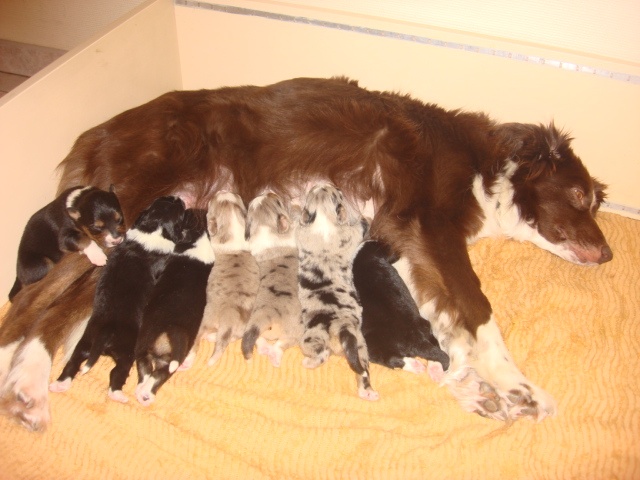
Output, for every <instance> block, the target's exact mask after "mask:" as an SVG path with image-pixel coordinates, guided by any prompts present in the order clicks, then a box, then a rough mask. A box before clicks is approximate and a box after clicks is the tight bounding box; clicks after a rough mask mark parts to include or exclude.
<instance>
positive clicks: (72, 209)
mask: <svg viewBox="0 0 640 480" xmlns="http://www.w3.org/2000/svg"><path fill="white" fill-rule="evenodd" d="M67 213H68V214H69V216H70V217H71V218H72V219H73V220H75V221H76V222H77V221H78V220H79V219H80V210H78V209H77V208H75V207H69V208H67Z"/></svg>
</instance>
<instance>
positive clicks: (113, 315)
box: [50, 197, 185, 403]
mask: <svg viewBox="0 0 640 480" xmlns="http://www.w3.org/2000/svg"><path fill="white" fill-rule="evenodd" d="M184 211H185V208H184V203H183V202H182V200H180V199H179V198H177V197H161V198H159V199H157V200H155V201H154V202H153V203H152V204H151V206H150V207H149V208H148V209H147V210H145V211H143V212H142V213H141V214H140V216H139V217H138V219H137V220H136V222H135V223H134V224H133V226H132V228H131V229H129V231H127V238H126V240H125V241H124V242H123V243H121V244H120V245H118V246H117V247H116V248H115V249H114V250H113V251H112V252H111V254H110V255H109V262H108V263H107V266H106V267H104V270H103V271H102V273H101V274H100V278H99V279H98V284H97V286H96V294H95V297H94V305H93V314H92V315H91V318H90V319H89V322H88V324H87V328H86V330H85V332H84V334H83V336H82V338H81V339H80V341H79V342H78V344H77V346H76V348H75V350H74V351H73V354H72V355H71V358H70V359H69V361H68V362H67V364H66V365H65V367H64V369H63V370H62V373H61V374H60V377H59V378H58V380H57V382H54V383H53V384H51V386H50V389H51V390H52V391H54V392H63V391H65V390H67V389H68V388H69V387H70V386H71V381H72V380H73V378H74V377H75V376H76V375H77V373H78V371H79V370H80V365H81V364H82V362H83V361H84V360H86V363H85V365H84V366H83V368H82V371H83V373H86V372H88V371H89V369H91V367H92V366H93V365H94V364H95V362H96V361H97V360H98V358H99V357H100V355H102V354H104V355H109V356H110V357H111V358H113V360H114V361H115V363H116V364H115V367H113V369H112V370H111V374H110V381H109V398H111V399H112V400H116V401H118V402H123V403H124V402H126V401H127V400H128V399H127V397H126V395H125V394H124V393H123V392H122V386H123V385H124V383H125V381H126V379H127V377H128V376H129V372H130V370H131V366H132V365H133V362H134V352H135V345H136V340H137V337H138V332H139V330H140V325H141V322H142V313H143V311H144V308H145V306H146V304H147V301H148V299H149V295H150V293H151V290H152V288H153V286H154V284H155V283H156V281H157V279H158V278H159V276H160V274H161V273H162V271H163V270H164V268H165V265H166V262H167V259H168V254H170V253H172V252H173V250H174V248H175V245H176V243H177V242H179V241H180V239H181V236H182V218H183V215H184Z"/></svg>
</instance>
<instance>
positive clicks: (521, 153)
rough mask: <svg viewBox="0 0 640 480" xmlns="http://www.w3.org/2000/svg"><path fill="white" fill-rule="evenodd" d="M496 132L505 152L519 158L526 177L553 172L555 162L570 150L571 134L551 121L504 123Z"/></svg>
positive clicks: (509, 155)
mask: <svg viewBox="0 0 640 480" xmlns="http://www.w3.org/2000/svg"><path fill="white" fill-rule="evenodd" d="M498 132H499V135H500V137H501V138H500V142H501V146H502V147H503V148H504V149H505V153H506V156H507V157H510V158H513V159H514V160H515V161H516V162H518V164H519V166H520V167H521V168H522V169H523V171H524V172H526V174H525V178H526V180H535V179H536V178H539V177H541V176H542V175H549V174H552V173H554V172H555V171H556V168H557V166H558V163H559V162H562V161H563V159H564V158H565V157H567V156H568V155H570V153H571V147H570V143H571V140H572V138H571V137H570V136H569V135H568V134H567V133H564V132H562V131H561V130H559V129H558V128H556V126H555V124H554V123H553V122H551V123H550V124H549V125H548V126H545V125H533V124H526V123H507V124H503V125H501V126H500V127H498Z"/></svg>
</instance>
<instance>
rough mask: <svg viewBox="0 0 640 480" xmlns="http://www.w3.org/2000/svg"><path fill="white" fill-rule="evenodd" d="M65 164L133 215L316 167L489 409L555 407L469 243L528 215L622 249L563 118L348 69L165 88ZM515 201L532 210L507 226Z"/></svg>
mask: <svg viewBox="0 0 640 480" xmlns="http://www.w3.org/2000/svg"><path fill="white" fill-rule="evenodd" d="M61 169H62V179H61V182H60V187H59V188H60V191H62V190H64V189H65V188H68V187H70V186H73V185H76V184H88V185H95V186H98V187H100V188H108V186H109V185H111V184H115V185H117V186H118V196H119V198H120V202H121V205H122V208H123V211H124V215H125V218H128V219H131V218H135V217H136V216H137V214H138V213H139V212H140V210H141V209H142V208H143V206H144V205H147V204H149V203H150V202H151V201H152V200H153V199H154V198H156V197H158V196H160V195H167V194H176V193H180V194H182V195H183V196H185V197H188V198H190V199H191V200H192V201H193V202H192V203H193V204H194V205H195V206H200V207H205V206H206V204H207V203H208V201H209V200H210V198H211V197H212V195H213V193H214V192H215V191H216V190H217V189H219V188H221V187H227V188H233V190H234V191H236V192H238V193H239V194H240V195H241V197H242V198H243V200H244V201H245V202H249V201H250V200H251V199H252V198H253V197H255V196H256V195H257V194H259V193H261V192H262V191H263V190H265V189H267V188H268V189H271V190H273V191H275V192H276V193H278V194H280V195H281V196H284V197H285V198H290V197H292V196H296V195H299V194H300V189H301V186H304V185H306V184H307V183H308V182H310V181H316V180H319V179H324V180H328V181H331V182H332V183H333V184H335V185H336V186H337V187H338V188H340V189H341V190H342V191H343V192H344V193H345V195H346V196H347V197H348V198H349V199H351V200H354V201H368V200H371V201H372V202H373V205H374V207H375V210H376V213H375V217H374V220H373V223H372V229H371V233H372V237H373V238H376V239H379V240H382V241H383V242H385V243H387V244H389V245H390V246H391V247H392V248H393V250H395V252H396V253H398V254H399V255H401V256H403V257H404V258H406V259H407V260H408V263H409V272H408V275H409V278H408V281H409V282H410V283H411V284H412V285H413V287H414V293H415V297H416V300H417V301H418V303H419V305H421V309H422V310H423V311H424V314H425V315H428V316H429V318H434V319H435V320H434V332H435V333H436V335H437V337H438V340H439V341H440V342H441V343H442V344H443V348H445V349H446V350H447V351H448V353H449V354H450V356H451V358H452V368H451V373H449V374H448V375H449V376H450V377H451V378H453V379H454V383H455V384H456V385H460V386H461V387H460V388H458V387H453V389H454V390H455V391H456V392H457V396H458V397H459V398H461V397H473V398H474V400H473V401H470V402H467V403H466V404H465V408H468V409H470V410H475V411H478V412H479V413H481V414H483V415H487V416H491V417H493V418H500V419H508V418H518V417H520V416H529V417H533V418H537V419H540V418H543V417H544V416H545V415H548V414H552V413H553V412H554V411H555V407H554V406H553V401H552V399H551V398H550V397H549V396H548V395H547V394H546V393H544V392H543V391H542V390H540V389H538V388H537V387H535V385H533V384H531V383H530V382H528V380H527V379H526V378H525V377H524V376H523V375H522V374H521V373H520V372H519V370H518V369H517V368H516V367H515V365H514V364H513V362H512V361H511V359H510V357H509V355H507V354H505V352H507V350H506V347H504V348H503V342H502V338H501V336H500V334H499V330H498V329H497V325H496V323H495V322H494V320H493V316H492V310H491V305H490V303H489V301H488V300H487V298H486V297H485V295H484V294H483V292H482V290H481V288H480V282H479V280H478V278H477V276H476V275H475V273H474V272H473V269H472V267H471V263H470V260H469V256H468V253H467V242H468V241H469V240H472V239H474V238H477V237H478V236H488V235H494V234H506V235H510V236H513V237H514V238H521V239H524V238H529V237H527V236H525V235H520V234H518V232H517V230H518V229H522V228H526V229H528V231H529V232H534V233H535V234H536V243H537V244H538V245H540V246H542V247H543V248H546V249H548V250H550V251H553V252H554V253H557V254H559V255H561V256H563V258H566V259H569V260H571V261H575V262H576V263H601V262H604V261H608V260H610V259H611V256H612V254H611V249H610V248H609V247H608V245H607V244H606V241H605V239H604V236H603V235H602V232H601V231H600V229H599V228H598V226H597V224H596V222H595V220H594V214H595V211H596V210H597V208H598V206H599V204H600V202H601V201H602V199H603V196H604V194H603V185H602V184H600V183H599V182H597V181H595V180H594V179H593V178H592V177H591V176H590V175H589V174H588V172H587V170H586V169H585V168H584V166H583V165H582V162H581V161H580V159H579V158H578V157H577V156H576V155H575V154H574V153H573V151H572V150H571V147H570V139H569V138H568V137H567V136H566V135H565V134H562V133H561V132H559V131H558V130H557V129H556V128H555V127H554V126H553V125H551V126H549V127H545V126H538V125H528V124H498V123H496V122H494V121H492V120H491V119H489V118H488V117H487V116H486V115H484V114H482V113H466V112H461V111H455V110H454V111H447V110H444V109H442V108H439V107H437V106H435V105H431V104H424V103H422V102H420V101H418V100H415V99H412V98H410V97H409V96H404V95H399V94H396V93H391V92H373V91H368V90H365V89H362V88H360V87H358V86H357V83H356V82H353V81H348V80H346V79H340V78H339V79H294V80H289V81H285V82H280V83H277V84H274V85H270V86H267V87H253V86H245V87H237V88H221V89H218V90H201V91H190V92H173V93H168V94H166V95H163V96H161V97H159V98H157V99H155V100H153V101H151V102H149V103H147V104H145V105H142V106H139V107H136V108H134V109H131V110H129V111H127V112H124V113H122V114H120V115H118V116H116V117H114V118H113V119H111V120H109V121H107V122H105V123H103V124H102V125H99V126H97V127H95V128H93V129H91V130H89V131H87V132H85V133H84V134H82V135H81V136H80V137H79V139H78V140H77V142H76V144H75V145H74V147H73V149H72V151H71V152H70V153H69V155H68V156H67V158H66V159H65V160H64V161H63V162H62V165H61ZM509 209H510V210H509ZM505 210H508V212H507V213H509V214H512V213H514V212H515V213H516V214H517V216H518V218H519V219H520V220H521V222H518V223H517V224H515V223H514V224H513V225H509V226H508V227H509V228H506V227H505V225H504V224H503V222H504V221H506V220H505V219H507V220H509V219H512V217H514V215H506V217H502V216H501V215H502V214H503V213H505ZM490 227H493V228H490ZM487 345H494V346H495V345H500V347H499V348H498V347H495V348H494V347H487ZM507 353H508V352H507ZM505 372H507V373H505ZM469 379H471V380H469ZM465 382H466V383H465ZM469 389H471V390H474V391H475V394H474V395H469V394H468V391H469ZM486 392H489V393H488V394H487V393H486ZM514 392H515V393H514ZM454 393H455V392H454ZM463 403H464V402H463ZM487 405H488V406H487Z"/></svg>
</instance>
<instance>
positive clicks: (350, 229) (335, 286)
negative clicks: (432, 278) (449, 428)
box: [296, 184, 378, 400]
mask: <svg viewBox="0 0 640 480" xmlns="http://www.w3.org/2000/svg"><path fill="white" fill-rule="evenodd" d="M347 209H348V205H347V204H346V202H345V201H344V198H343V196H342V192H341V191H340V190H338V189H337V188H336V187H334V186H333V185H330V184H320V185H316V186H315V187H313V188H312V189H311V191H310V192H309V193H308V195H307V198H306V204H305V206H304V209H303V210H302V215H301V217H300V225H299V226H298V228H297V230H296V239H297V242H298V249H299V257H300V276H299V278H300V303H301V304H302V320H303V323H304V327H305V331H304V334H303V336H302V341H301V343H300V347H301V349H302V353H303V354H304V355H305V359H304V360H303V365H304V366H305V367H307V368H315V367H317V366H319V365H321V364H323V363H324V362H326V361H327V359H328V358H329V355H330V353H331V352H333V353H343V354H344V355H345V356H346V358H347V362H348V363H349V366H350V367H351V369H352V370H353V371H354V372H356V378H357V381H358V394H359V396H360V397H361V398H364V399H366V400H377V399H378V393H377V392H376V391H375V390H373V388H372V387H371V383H370V379H369V355H368V352H367V344H366V341H365V339H364V336H363V335H362V330H361V323H362V308H361V307H360V304H359V302H358V296H357V293H356V291H355V288H354V286H353V278H352V271H351V265H352V259H353V255H354V254H355V252H356V249H357V248H358V245H359V244H360V243H361V242H362V240H363V237H364V234H365V233H366V231H367V223H366V222H365V221H364V219H361V217H359V218H358V220H357V221H355V222H350V219H349V216H350V215H349V212H348V210H347Z"/></svg>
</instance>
